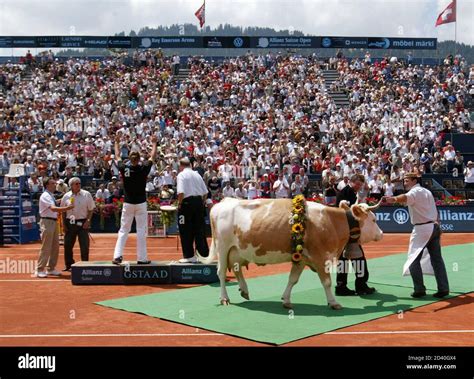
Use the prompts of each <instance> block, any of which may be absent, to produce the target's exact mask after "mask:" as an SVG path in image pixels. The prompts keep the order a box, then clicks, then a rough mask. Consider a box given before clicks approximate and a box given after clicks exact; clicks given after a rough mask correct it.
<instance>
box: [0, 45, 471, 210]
mask: <svg viewBox="0 0 474 379" xmlns="http://www.w3.org/2000/svg"><path fill="white" fill-rule="evenodd" d="M178 62H180V63H178ZM473 97H474V66H469V65H468V63H467V62H466V60H465V59H464V58H463V57H461V56H459V55H458V56H449V57H446V59H444V60H443V61H442V62H441V63H440V64H439V65H436V66H427V65H426V66H424V65H415V64H412V63H411V62H407V61H404V60H399V59H396V58H390V57H386V58H383V59H373V58H372V57H371V55H370V53H369V52H367V53H366V54H365V56H364V57H361V58H359V59H345V58H344V57H343V56H342V55H338V56H337V57H333V58H331V59H329V60H326V59H324V60H323V59H321V58H318V56H317V55H316V54H313V55H309V56H298V55H295V54H266V55H254V54H251V53H248V54H246V55H243V56H240V57H233V58H228V59H222V60H220V61H213V60H211V59H205V58H204V57H200V56H192V57H187V58H183V57H181V58H180V57H178V56H173V57H171V56H165V55H164V54H163V52H162V51H161V50H158V51H156V50H155V51H152V50H142V51H137V52H135V53H133V54H131V55H130V56H126V55H124V54H117V55H116V56H115V57H110V58H104V59H101V60H96V59H88V58H71V59H67V60H65V59H57V58H56V57H54V55H53V53H52V52H45V53H42V54H41V56H38V57H36V58H33V57H32V56H31V55H28V56H27V57H26V58H25V59H24V60H23V61H22V62H21V63H10V62H8V63H6V64H3V65H1V66H0V132H1V140H2V141H1V144H0V175H5V174H8V173H9V172H10V169H11V165H13V164H15V165H18V164H22V165H23V168H24V170H25V174H26V175H27V176H28V178H29V179H28V186H29V190H30V192H31V193H33V194H36V195H37V196H39V194H41V193H42V191H43V186H42V178H44V177H47V176H53V177H55V178H56V179H61V180H59V182H58V187H57V192H58V195H59V196H60V194H62V193H65V192H66V191H67V190H68V179H69V178H71V177H73V176H80V177H82V178H84V180H85V184H86V188H88V189H92V190H93V192H96V191H97V192H96V197H97V198H99V199H102V200H103V201H104V202H106V203H107V202H112V201H113V199H114V198H115V199H120V198H121V197H122V194H123V190H122V188H120V180H117V179H118V176H119V170H118V166H117V162H116V159H115V158H116V157H115V156H114V154H113V152H114V145H113V144H114V138H115V136H116V135H119V136H120V138H121V146H120V152H121V156H122V158H124V159H126V158H127V157H128V155H129V153H130V152H132V151H139V152H141V153H142V155H143V154H145V156H146V152H150V150H151V142H150V136H151V135H153V134H155V135H157V137H158V141H159V159H158V161H157V163H156V165H155V166H154V167H153V169H152V172H151V175H150V176H149V182H148V184H147V191H148V192H150V193H153V194H158V196H159V197H161V198H164V199H173V198H174V196H175V191H174V187H175V185H176V176H177V171H178V165H179V159H180V158H181V157H183V156H189V157H190V158H191V160H192V164H193V167H194V169H195V170H197V171H198V172H199V173H200V174H201V175H202V176H203V178H204V180H205V182H206V183H207V185H208V187H209V190H210V195H209V196H210V197H211V198H212V200H214V201H219V200H220V199H222V198H223V197H225V196H232V197H239V198H245V199H247V198H248V199H252V198H257V197H267V198H269V197H292V196H296V195H298V194H304V195H305V196H306V197H307V198H319V199H321V201H322V202H325V203H326V204H332V203H334V201H335V196H336V193H337V191H338V190H340V189H342V188H343V187H344V186H345V185H346V184H347V181H348V180H349V178H350V177H351V176H352V175H354V174H362V175H364V176H365V178H366V185H365V186H364V187H363V188H362V190H361V193H360V194H359V196H360V198H361V200H362V201H363V200H364V199H367V198H375V199H377V198H380V197H381V196H382V195H383V194H386V195H391V194H397V193H402V192H403V181H402V178H403V173H405V172H411V171H415V172H419V173H420V175H425V176H426V175H427V174H440V175H441V176H440V177H441V178H443V181H441V180H440V181H439V183H442V182H444V184H445V186H444V188H442V187H441V188H437V190H438V195H439V196H438V197H439V198H441V197H443V198H444V196H445V195H455V194H456V195H458V196H459V198H462V199H466V198H467V199H469V198H474V195H473V193H474V191H473V190H474V164H473V162H472V160H470V158H469V157H465V156H463V155H464V154H463V153H464V152H463V151H460V150H459V149H457V147H456V146H455V143H454V141H453V140H452V139H451V138H449V136H450V135H452V133H456V134H462V133H472V132H473V129H472V126H473V124H472V121H471V118H470V117H471V114H470V112H472V110H473V103H474V102H473ZM471 153H472V152H471ZM430 178H432V176H431V177H430ZM446 180H449V181H446ZM14 181H15V178H10V179H8V180H4V183H3V185H4V186H6V185H9V184H11V183H12V182H14ZM424 184H425V185H427V186H432V185H433V181H431V179H430V181H426V182H424ZM439 190H440V191H439ZM454 190H456V193H454ZM446 191H448V192H446Z"/></svg>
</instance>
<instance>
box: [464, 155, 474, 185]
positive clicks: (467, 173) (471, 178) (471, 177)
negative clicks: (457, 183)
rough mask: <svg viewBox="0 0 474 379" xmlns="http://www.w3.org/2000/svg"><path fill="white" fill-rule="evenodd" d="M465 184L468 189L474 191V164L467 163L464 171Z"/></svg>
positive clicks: (471, 162)
mask: <svg viewBox="0 0 474 379" xmlns="http://www.w3.org/2000/svg"><path fill="white" fill-rule="evenodd" d="M464 183H465V187H466V189H471V190H472V189H474V162H473V161H469V162H467V165H466V168H465V169H464Z"/></svg>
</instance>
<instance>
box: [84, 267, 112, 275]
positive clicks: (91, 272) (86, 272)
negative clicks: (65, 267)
mask: <svg viewBox="0 0 474 379" xmlns="http://www.w3.org/2000/svg"><path fill="white" fill-rule="evenodd" d="M109 270H110V269H109ZM81 275H82V276H87V275H88V276H103V275H104V270H93V269H90V268H88V269H84V270H82V271H81Z"/></svg>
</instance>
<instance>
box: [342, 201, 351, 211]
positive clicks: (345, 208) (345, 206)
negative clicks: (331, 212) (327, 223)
mask: <svg viewBox="0 0 474 379" xmlns="http://www.w3.org/2000/svg"><path fill="white" fill-rule="evenodd" d="M339 208H342V209H344V210H345V211H348V210H349V209H351V207H350V206H349V202H348V201H347V200H342V201H341V202H340V203H339Z"/></svg>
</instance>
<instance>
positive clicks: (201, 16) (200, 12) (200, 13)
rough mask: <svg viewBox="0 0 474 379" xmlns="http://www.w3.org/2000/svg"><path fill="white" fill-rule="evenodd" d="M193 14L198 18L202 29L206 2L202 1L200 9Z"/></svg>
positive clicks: (204, 21)
mask: <svg viewBox="0 0 474 379" xmlns="http://www.w3.org/2000/svg"><path fill="white" fill-rule="evenodd" d="M194 14H195V15H196V17H197V18H198V20H199V25H200V26H201V28H202V27H203V25H204V24H205V23H206V0H204V3H203V4H202V5H201V7H200V8H199V9H198V10H197V11H196V13H194Z"/></svg>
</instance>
